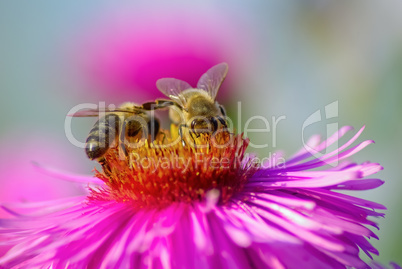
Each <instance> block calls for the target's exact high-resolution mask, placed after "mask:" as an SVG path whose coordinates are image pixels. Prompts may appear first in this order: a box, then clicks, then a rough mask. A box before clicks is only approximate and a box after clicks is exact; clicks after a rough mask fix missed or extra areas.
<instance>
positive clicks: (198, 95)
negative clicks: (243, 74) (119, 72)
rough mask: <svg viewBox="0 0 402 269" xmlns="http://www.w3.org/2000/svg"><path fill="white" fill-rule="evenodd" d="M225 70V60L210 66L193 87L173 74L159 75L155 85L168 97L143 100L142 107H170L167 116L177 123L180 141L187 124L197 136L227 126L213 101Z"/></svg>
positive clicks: (221, 110) (217, 105)
mask: <svg viewBox="0 0 402 269" xmlns="http://www.w3.org/2000/svg"><path fill="white" fill-rule="evenodd" d="M227 72H228V65H227V64H226V63H220V64H218V65H215V66H213V67H212V68H210V69H209V70H208V71H207V72H206V73H204V74H203V75H202V76H201V78H200V79H199V81H198V83H197V87H196V88H193V87H191V85H190V84H188V83H187V82H185V81H182V80H179V79H175V78H162V79H159V80H158V81H157V82H156V86H157V88H158V89H159V91H161V92H162V93H163V94H165V95H166V96H167V97H169V98H170V100H163V99H157V100H155V101H154V102H148V103H144V104H143V105H142V107H143V108H144V109H147V110H151V109H160V108H166V107H169V117H170V119H171V120H172V122H173V123H174V124H176V125H177V126H178V129H179V135H180V137H181V139H182V142H183V145H185V142H184V139H183V130H182V129H183V128H188V129H189V130H190V133H191V135H195V136H196V137H199V135H200V133H212V134H213V133H215V132H216V131H217V130H219V129H220V128H222V129H226V130H227V120H226V111H225V109H224V107H223V106H222V105H220V104H219V103H218V102H217V101H216V95H217V93H218V90H219V88H220V86H221V85H222V83H223V81H224V80H225V78H226V75H227ZM193 139H194V138H193ZM194 142H195V141H194Z"/></svg>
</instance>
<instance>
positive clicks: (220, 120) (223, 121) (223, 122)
mask: <svg viewBox="0 0 402 269" xmlns="http://www.w3.org/2000/svg"><path fill="white" fill-rule="evenodd" d="M216 118H217V119H218V120H219V122H220V123H221V124H222V125H223V126H225V129H227V128H228V125H227V124H226V121H225V120H224V119H223V118H222V117H216Z"/></svg>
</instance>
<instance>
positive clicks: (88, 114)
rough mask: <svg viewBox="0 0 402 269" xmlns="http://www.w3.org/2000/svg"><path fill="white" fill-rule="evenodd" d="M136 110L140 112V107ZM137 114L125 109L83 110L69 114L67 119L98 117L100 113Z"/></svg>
mask: <svg viewBox="0 0 402 269" xmlns="http://www.w3.org/2000/svg"><path fill="white" fill-rule="evenodd" d="M138 109H139V110H140V109H141V107H140V106H139V107H138ZM119 112H120V113H134V114H136V113H139V111H138V112H137V111H133V110H127V109H119V108H117V109H101V110H100V109H84V110H80V111H77V112H75V113H74V114H69V115H67V116H69V117H98V116H99V115H100V114H101V113H119Z"/></svg>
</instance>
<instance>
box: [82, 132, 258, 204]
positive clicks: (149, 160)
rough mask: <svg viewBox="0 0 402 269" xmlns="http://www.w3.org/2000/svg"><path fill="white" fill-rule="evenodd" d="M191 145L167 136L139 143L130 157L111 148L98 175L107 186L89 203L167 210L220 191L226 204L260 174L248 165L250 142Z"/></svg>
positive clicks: (209, 140) (204, 139)
mask: <svg viewBox="0 0 402 269" xmlns="http://www.w3.org/2000/svg"><path fill="white" fill-rule="evenodd" d="M191 140H192V143H186V144H185V145H183V143H182V140H181V139H180V138H176V139H173V138H171V137H170V134H169V132H167V131H162V133H161V134H159V135H158V137H157V138H156V140H155V141H154V142H153V143H149V142H148V141H147V140H140V141H137V142H136V143H133V144H134V145H130V146H127V147H126V150H127V155H126V157H124V154H122V153H121V151H122V149H121V148H112V149H110V150H109V151H108V152H107V154H106V155H105V159H104V161H103V162H102V172H99V171H97V170H96V174H95V175H96V177H98V178H100V179H101V180H103V181H104V182H105V184H106V186H105V187H102V188H100V189H97V190H92V195H91V196H90V199H98V200H99V199H102V200H114V201H117V202H122V203H132V204H133V205H134V206H136V207H146V206H153V207H155V206H156V207H160V206H162V207H163V206H166V205H170V204H171V203H173V202H192V201H202V200H204V199H205V195H206V193H207V192H208V191H209V190H212V189H217V190H219V192H220V200H219V202H220V203H227V202H228V201H229V200H230V198H231V197H232V196H233V195H234V194H235V193H237V192H239V191H240V190H241V189H242V187H243V186H244V184H245V183H246V181H247V178H249V176H250V174H251V173H254V171H255V169H254V168H253V167H252V166H251V165H250V163H248V162H247V161H246V162H245V161H244V159H245V150H246V148H247V145H248V140H246V139H243V138H242V136H241V135H232V134H229V133H227V132H218V133H217V134H216V135H214V136H212V137H211V136H210V135H208V134H192V139H191ZM186 141H188V142H190V140H186ZM122 156H123V157H122Z"/></svg>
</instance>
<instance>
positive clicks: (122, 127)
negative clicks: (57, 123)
mask: <svg viewBox="0 0 402 269" xmlns="http://www.w3.org/2000/svg"><path fill="white" fill-rule="evenodd" d="M100 112H103V111H99V110H94V109H88V110H82V111H79V112H77V113H75V114H74V115H72V116H74V117H95V116H99V115H100ZM104 112H105V113H106V115H105V116H103V117H101V118H100V119H99V120H98V121H97V122H96V123H95V124H94V126H93V127H92V129H91V131H90V132H89V134H88V137H87V139H86V143H85V153H86V155H87V156H88V158H89V159H91V160H95V159H97V160H98V161H102V160H103V157H104V155H105V154H106V152H107V151H108V150H109V149H111V148H115V147H118V146H119V154H120V155H121V156H127V154H128V153H127V147H129V148H130V147H132V146H133V145H135V143H137V142H138V141H139V140H140V139H141V138H148V139H149V140H150V141H153V140H154V139H155V138H156V136H157V135H158V133H159V130H160V123H159V120H158V119H157V118H155V117H151V116H149V115H148V114H147V113H146V111H145V110H144V109H143V108H142V107H141V106H138V105H136V104H134V103H124V104H122V105H121V106H120V107H119V108H117V109H114V110H112V109H106V110H105V111H104Z"/></svg>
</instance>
